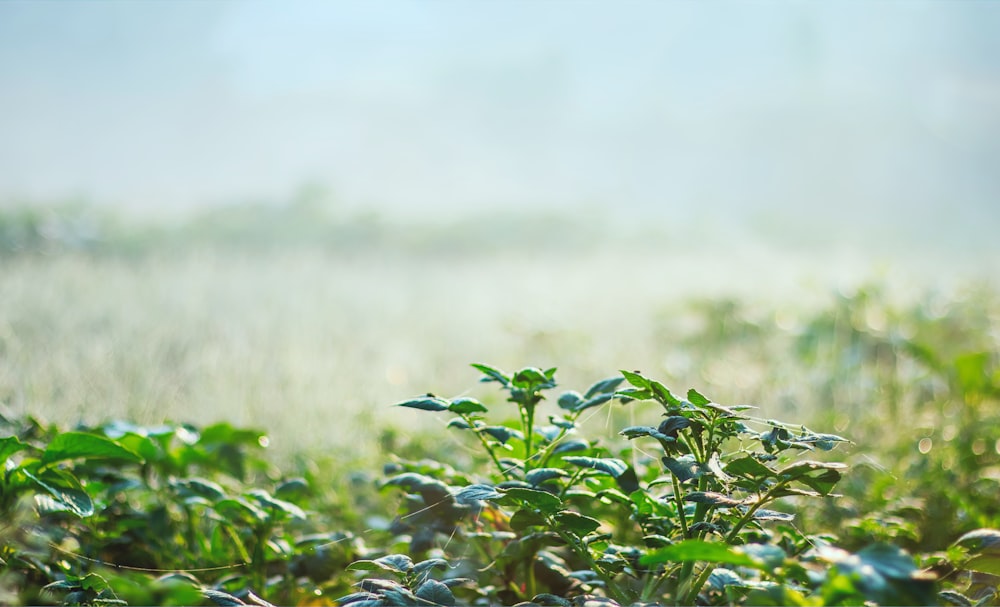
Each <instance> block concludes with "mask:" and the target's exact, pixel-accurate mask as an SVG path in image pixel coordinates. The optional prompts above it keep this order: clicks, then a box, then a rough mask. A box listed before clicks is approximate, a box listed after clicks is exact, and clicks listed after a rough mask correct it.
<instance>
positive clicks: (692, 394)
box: [687, 388, 712, 407]
mask: <svg viewBox="0 0 1000 607" xmlns="http://www.w3.org/2000/svg"><path fill="white" fill-rule="evenodd" d="M687 399H688V400H689V401H691V404H693V405H698V406H699V407H704V406H705V405H710V404H712V401H711V400H709V399H708V398H706V397H705V396H702V395H701V393H700V392H698V391H697V390H695V389H694V388H691V389H690V390H688V393H687Z"/></svg>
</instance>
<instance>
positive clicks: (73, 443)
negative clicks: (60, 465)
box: [41, 432, 143, 464]
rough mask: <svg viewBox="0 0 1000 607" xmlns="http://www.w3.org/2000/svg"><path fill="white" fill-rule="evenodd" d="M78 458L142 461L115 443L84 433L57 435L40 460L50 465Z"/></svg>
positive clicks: (137, 455)
mask: <svg viewBox="0 0 1000 607" xmlns="http://www.w3.org/2000/svg"><path fill="white" fill-rule="evenodd" d="M78 457H84V458H88V459H116V460H124V461H128V462H137V463H138V462H142V461H143V460H142V458H141V457H139V454H137V453H135V452H134V451H130V450H129V449H126V448H125V447H122V446H121V445H119V444H118V443H116V442H115V441H113V440H111V439H109V438H104V437H103V436H98V435H96V434H87V433H85V432H63V433H61V434H57V435H56V436H55V437H54V438H53V439H52V440H51V441H50V442H49V444H48V446H47V447H46V448H45V451H43V452H42V458H41V459H42V463H44V464H52V463H55V462H60V461H63V460H67V459H76V458H78Z"/></svg>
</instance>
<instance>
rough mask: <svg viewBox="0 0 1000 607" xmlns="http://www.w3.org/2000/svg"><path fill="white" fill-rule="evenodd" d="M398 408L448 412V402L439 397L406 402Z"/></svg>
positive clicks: (399, 404) (398, 404)
mask: <svg viewBox="0 0 1000 607" xmlns="http://www.w3.org/2000/svg"><path fill="white" fill-rule="evenodd" d="M396 406H397V407H409V408H410V409H420V410H421V411H447V410H448V401H446V400H445V399H443V398H438V397H436V396H435V397H423V398H415V399H413V400H408V401H404V402H401V403H397V404H396Z"/></svg>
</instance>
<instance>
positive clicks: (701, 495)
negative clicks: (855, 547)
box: [684, 491, 743, 508]
mask: <svg viewBox="0 0 1000 607" xmlns="http://www.w3.org/2000/svg"><path fill="white" fill-rule="evenodd" d="M684 501H685V502H695V503H698V504H709V505H711V506H721V507H723V508H732V507H733V506H739V505H740V504H742V503H743V502H742V501H740V500H735V499H733V498H731V497H729V496H728V495H723V494H722V493H715V492H714V491H692V492H691V493H688V494H687V495H685V496H684Z"/></svg>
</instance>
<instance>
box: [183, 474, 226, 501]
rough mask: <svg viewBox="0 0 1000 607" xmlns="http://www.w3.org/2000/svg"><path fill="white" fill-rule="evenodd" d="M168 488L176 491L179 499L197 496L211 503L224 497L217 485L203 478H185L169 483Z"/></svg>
mask: <svg viewBox="0 0 1000 607" xmlns="http://www.w3.org/2000/svg"><path fill="white" fill-rule="evenodd" d="M170 487H171V488H172V489H173V490H174V491H177V493H178V495H179V496H180V497H191V496H199V497H204V498H206V499H208V500H211V501H213V502H214V501H218V500H221V499H223V498H224V497H226V492H225V491H224V490H223V489H222V486H221V485H219V484H218V483H215V482H213V481H210V480H208V479H204V478H185V479H181V480H172V481H170Z"/></svg>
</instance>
